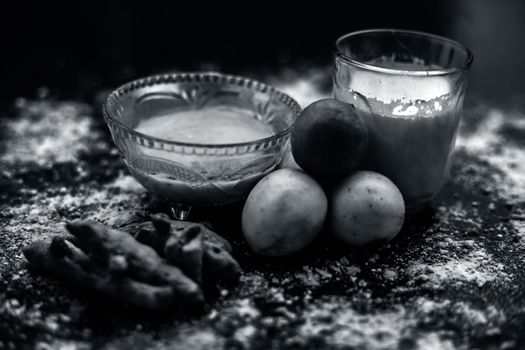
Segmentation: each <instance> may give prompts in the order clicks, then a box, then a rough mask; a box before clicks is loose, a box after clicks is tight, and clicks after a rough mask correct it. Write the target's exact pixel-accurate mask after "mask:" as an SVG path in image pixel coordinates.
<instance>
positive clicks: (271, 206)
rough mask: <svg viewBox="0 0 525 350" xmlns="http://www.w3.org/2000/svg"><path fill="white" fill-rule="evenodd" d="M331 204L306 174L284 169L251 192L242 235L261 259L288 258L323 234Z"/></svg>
mask: <svg viewBox="0 0 525 350" xmlns="http://www.w3.org/2000/svg"><path fill="white" fill-rule="evenodd" d="M327 207H328V202H327V199H326V195H325V194H324V192H323V190H322V189H321V187H320V186H319V185H318V184H317V183H316V182H315V180H313V179H312V178H311V177H310V176H308V175H306V174H305V173H304V172H302V171H299V170H292V169H280V170H277V171H274V172H272V173H270V174H269V175H267V176H266V177H265V178H263V179H262V180H261V181H260V182H259V183H258V184H257V185H256V186H255V187H254V188H253V190H252V191H251V192H250V194H249V196H248V199H247V200H246V204H245V205H244V209H243V212H242V231H243V234H244V238H245V239H246V241H247V242H248V244H249V246H250V247H251V249H252V250H253V251H254V252H256V253H258V254H261V255H268V256H284V255H289V254H292V253H295V252H297V251H299V250H301V249H302V248H304V247H305V246H306V245H308V244H309V243H310V242H311V241H312V240H313V239H314V238H315V237H316V236H317V234H318V233H319V232H320V231H321V228H322V227H323V224H324V220H325V217H326V212H327Z"/></svg>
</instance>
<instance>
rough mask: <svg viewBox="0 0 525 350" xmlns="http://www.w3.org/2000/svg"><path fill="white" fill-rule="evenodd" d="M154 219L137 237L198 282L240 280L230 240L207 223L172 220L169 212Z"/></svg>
mask: <svg viewBox="0 0 525 350" xmlns="http://www.w3.org/2000/svg"><path fill="white" fill-rule="evenodd" d="M151 220H152V222H151V223H147V222H146V223H144V224H142V225H141V226H140V228H139V230H138V231H139V233H138V234H137V237H136V238H137V240H139V241H141V242H142V243H144V244H147V245H149V246H151V247H153V248H154V249H155V250H156V251H157V253H158V254H160V255H161V256H163V257H165V258H166V260H167V261H168V262H169V263H170V264H174V265H177V266H179V267H180V268H181V269H182V271H183V272H184V273H185V274H186V275H188V276H189V277H191V278H192V279H193V280H194V281H195V282H197V283H199V284H200V285H202V284H205V285H208V286H213V285H216V284H217V283H223V284H226V285H233V284H235V283H236V282H238V280H239V278H240V275H241V269H240V267H239V264H238V263H237V261H236V260H235V259H234V258H233V257H232V255H231V252H232V247H231V245H230V243H229V242H228V241H227V240H225V239H224V238H222V237H221V236H219V235H218V234H217V233H215V232H213V231H211V230H210V229H208V228H206V227H204V226H203V225H199V224H194V223H190V222H185V221H174V220H170V219H169V217H168V216H167V215H165V214H156V215H152V217H151Z"/></svg>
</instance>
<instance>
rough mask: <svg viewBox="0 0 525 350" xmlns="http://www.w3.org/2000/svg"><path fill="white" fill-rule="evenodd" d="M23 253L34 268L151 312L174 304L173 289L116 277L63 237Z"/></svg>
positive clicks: (37, 244)
mask: <svg viewBox="0 0 525 350" xmlns="http://www.w3.org/2000/svg"><path fill="white" fill-rule="evenodd" d="M23 252H24V255H25V257H26V258H27V260H28V261H29V262H30V263H31V264H32V265H34V266H35V267H37V268H39V269H42V270H44V271H47V272H49V273H51V274H53V275H55V276H56V277H59V278H61V279H64V280H67V281H70V282H73V283H74V284H76V285H78V286H84V287H88V288H90V289H92V290H94V291H96V292H98V293H100V294H102V295H105V296H107V297H111V298H114V299H118V300H121V301H124V302H126V303H129V304H132V305H136V306H140V307H143V308H146V309H150V310H163V309H166V308H168V307H169V306H171V305H172V304H173V290H172V288H171V287H169V286H167V285H165V286H153V285H149V284H146V283H142V282H138V281H134V280H133V279H131V278H128V277H119V276H114V275H113V274H112V273H111V272H109V271H107V270H104V269H102V268H100V267H99V266H97V265H96V264H94V263H93V262H92V261H91V260H90V259H89V257H88V256H87V255H86V254H84V252H82V251H81V250H80V249H78V248H77V247H75V246H74V245H73V244H72V243H71V242H68V241H66V240H64V239H63V238H61V237H54V238H53V239H52V240H49V239H47V240H40V241H36V242H34V243H32V244H30V245H28V246H26V247H24V249H23Z"/></svg>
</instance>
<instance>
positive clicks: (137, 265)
mask: <svg viewBox="0 0 525 350" xmlns="http://www.w3.org/2000/svg"><path fill="white" fill-rule="evenodd" d="M66 227H67V229H68V230H69V232H70V233H71V234H73V235H74V236H75V237H76V238H77V240H78V243H77V244H78V246H79V248H80V249H82V250H83V251H84V252H85V253H86V254H87V255H88V256H89V257H90V258H91V259H93V260H95V261H97V262H98V263H100V264H101V265H102V266H105V267H106V268H108V267H109V266H111V265H113V266H114V265H115V259H116V258H118V257H120V259H124V260H125V262H126V264H125V266H124V267H125V269H126V270H125V271H120V273H122V274H125V275H127V276H129V277H131V278H133V279H135V280H137V281H141V282H144V283H148V284H151V285H169V286H171V287H172V289H173V294H174V298H175V299H177V300H178V299H180V300H183V301H185V302H189V303H194V304H199V303H202V302H203V301H204V297H203V295H202V291H201V290H200V288H199V286H198V285H197V284H196V283H195V282H194V281H192V280H191V279H190V278H188V277H187V276H186V275H185V274H184V273H183V272H182V271H181V270H180V269H179V268H177V267H176V266H174V265H170V264H168V263H167V262H166V261H165V260H164V259H162V258H161V257H160V256H159V255H158V254H157V253H156V252H155V250H153V249H152V248H151V247H148V246H147V245H144V244H141V243H140V242H138V241H137V240H135V239H134V238H133V237H132V236H130V235H129V234H128V233H126V232H124V231H120V230H114V229H111V228H109V227H106V226H104V225H102V224H99V223H96V222H88V221H84V222H72V223H68V224H67V225H66Z"/></svg>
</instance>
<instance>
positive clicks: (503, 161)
mask: <svg viewBox="0 0 525 350" xmlns="http://www.w3.org/2000/svg"><path fill="white" fill-rule="evenodd" d="M322 74H323V73H322V72H321V73H320V72H313V74H310V75H309V76H310V77H315V76H323V75H322ZM289 78H290V79H287V80H286V83H285V82H284V80H279V79H272V78H268V79H267V81H270V82H273V83H276V84H277V85H278V86H279V87H280V88H282V89H283V90H285V91H287V92H289V93H290V94H291V95H292V96H293V97H295V98H297V99H298V100H299V101H300V102H301V103H302V104H303V106H304V105H305V103H307V102H310V101H312V100H313V99H314V98H320V97H323V96H325V95H326V94H325V93H323V91H324V90H323V89H322V88H321V90H319V88H318V87H319V86H321V87H322V86H326V84H322V82H324V81H325V80H326V79H324V78H323V79H320V80H319V81H321V84H313V83H312V81H315V79H313V80H312V79H308V80H300V79H299V80H298V79H295V78H293V77H289ZM39 94H40V96H41V98H37V99H22V98H19V99H16V100H14V101H12V102H10V104H9V105H8V108H6V109H5V111H4V113H3V115H2V118H1V119H0V130H1V131H0V132H1V141H0V162H1V163H0V164H1V166H0V349H3V348H6V349H15V348H16V349H32V348H37V349H50V348H51V349H55V348H57V349H95V348H104V349H130V348H136V349H145V348H154V349H157V348H158V349H163V348H170V349H172V348H175V349H178V348H180V349H189V348H222V347H226V348H232V349H237V348H254V349H272V348H274V349H278V348H311V349H316V348H321V347H330V348H334V347H335V348H338V347H340V348H358V349H395V348H403V349H417V348H421V349H427V348H435V349H454V348H476V347H477V348H494V349H496V348H498V349H499V348H508V349H511V348H516V349H518V348H523V347H524V346H525V338H524V334H525V288H524V287H525V277H524V275H523V271H524V268H525V266H524V264H525V263H524V256H525V207H524V200H525V197H524V194H525V178H524V177H525V165H524V164H525V150H524V149H523V142H524V141H523V140H525V124H524V120H525V119H524V118H523V114H524V112H525V109H524V108H522V107H512V108H511V107H507V108H495V107H494V106H487V105H483V104H480V103H475V101H474V102H473V101H471V102H470V103H469V104H468V106H467V109H466V111H465V113H464V118H463V123H462V127H461V132H460V136H459V138H458V146H457V152H456V157H455V160H454V166H453V171H452V173H453V174H452V180H451V181H450V183H449V184H448V185H447V186H446V187H445V189H444V190H443V191H442V193H441V194H440V195H439V197H438V198H436V199H435V200H434V201H433V203H432V205H431V207H430V208H429V209H428V210H426V211H424V212H423V213H421V214H419V215H418V216H417V217H413V218H410V219H409V220H407V221H406V223H405V226H404V229H403V231H402V233H401V234H400V235H399V236H398V237H397V238H396V239H395V240H394V241H393V242H392V243H391V244H389V245H386V246H382V247H379V248H377V249H374V250H369V251H359V252H355V251H352V250H350V249H349V248H347V247H344V246H341V245H340V244H337V243H334V242H333V241H332V240H331V239H330V238H329V237H327V235H321V237H320V238H319V239H318V240H317V241H316V242H314V244H312V245H311V247H310V248H309V249H307V251H305V252H303V253H301V254H300V255H296V256H293V257H289V258H286V259H262V258H258V257H256V256H254V255H253V254H251V253H250V252H249V250H248V249H247V247H246V245H245V243H244V242H243V240H242V238H241V236H240V235H241V233H240V210H241V208H242V205H241V204H238V205H233V206H229V207H224V208H216V209H213V210H195V211H194V212H192V216H191V217H190V219H192V220H195V221H208V222H210V223H211V224H212V225H213V226H214V228H215V229H216V230H217V231H218V232H219V233H221V234H223V235H224V236H226V237H228V238H229V239H230V240H231V241H232V243H233V245H234V249H235V253H234V254H235V256H236V257H237V258H238V260H239V262H240V263H241V266H242V268H243V270H244V274H243V277H242V280H241V284H240V286H239V287H238V288H236V289H233V290H224V291H221V293H220V295H219V296H218V297H217V298H216V299H214V300H210V302H209V303H208V304H207V306H206V308H205V310H204V312H203V313H196V314H191V313H188V312H182V311H173V312H170V313H167V314H164V315H151V314H145V313H142V312H140V311H138V310H133V309H130V308H127V307H121V306H118V305H115V303H114V302H111V301H107V300H102V299H99V298H97V297H96V296H93V295H90V293H88V292H85V291H83V290H79V289H76V288H72V287H70V286H68V285H67V284H64V283H61V282H58V281H56V280H54V279H52V278H50V277H48V276H43V275H41V274H39V273H37V272H35V271H33V270H32V269H29V267H28V264H27V263H26V262H25V260H24V258H23V256H22V254H21V248H22V247H23V246H24V245H26V244H28V243H29V242H32V241H34V240H37V239H40V238H42V237H48V236H51V235H55V234H63V233H65V229H64V223H65V222H66V221H68V220H72V219H87V218H92V219H97V220H99V221H102V222H105V223H107V224H109V225H112V226H115V227H118V226H121V225H123V224H125V223H128V222H130V221H136V220H139V221H140V220H141V218H140V216H137V215H136V212H137V211H142V210H145V211H146V212H151V213H153V212H159V211H164V212H165V211H167V210H168V208H167V207H166V206H165V205H164V204H163V203H162V202H159V201H158V200H156V199H155V198H153V196H151V195H150V194H148V193H146V192H145V191H143V190H142V189H141V188H140V186H139V185H137V184H136V183H135V182H134V180H133V179H132V178H131V177H130V176H129V175H128V173H127V171H126V169H125V167H124V164H123V162H122V161H121V160H120V158H119V155H118V153H117V152H116V150H115V148H114V147H113V144H112V142H111V140H110V137H109V133H108V132H107V130H106V128H105V126H104V125H103V123H102V120H101V116H100V109H99V105H98V101H100V100H101V98H102V97H98V98H95V99H94V100H93V102H91V100H90V101H88V103H86V102H80V101H64V100H56V99H50V98H49V97H47V91H46V90H45V89H41V90H40V91H39ZM100 96H103V94H101V95H100Z"/></svg>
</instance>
